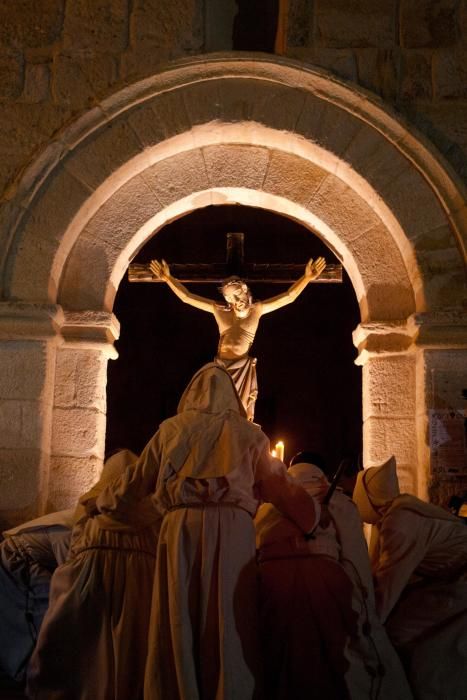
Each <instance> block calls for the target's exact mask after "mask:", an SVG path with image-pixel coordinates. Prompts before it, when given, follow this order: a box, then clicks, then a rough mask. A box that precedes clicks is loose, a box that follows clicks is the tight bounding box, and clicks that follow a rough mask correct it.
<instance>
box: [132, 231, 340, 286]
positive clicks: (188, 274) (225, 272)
mask: <svg viewBox="0 0 467 700" xmlns="http://www.w3.org/2000/svg"><path fill="white" fill-rule="evenodd" d="M169 266H170V272H171V274H172V275H173V276H174V277H176V278H177V279H178V280H180V282H196V283H201V282H215V283H216V284H220V283H221V282H223V280H225V279H226V278H227V277H231V276H232V275H236V276H238V277H241V279H242V280H243V281H244V282H246V283H247V284H248V283H251V282H265V283H268V284H279V283H287V284H291V283H292V282H295V281H296V280H297V279H298V278H299V277H301V275H303V270H304V267H305V264H304V263H303V264H300V265H297V264H285V265H284V264H282V263H245V257H244V234H243V233H228V234H227V256H226V261H225V263H186V264H179V263H170V264H169ZM128 279H129V281H130V282H161V280H159V279H156V278H155V277H153V274H152V272H151V270H150V267H149V263H131V264H130V265H129V268H128ZM323 282H324V283H329V282H331V283H340V282H342V265H326V268H325V270H324V272H322V273H321V275H320V276H319V278H318V279H316V280H312V284H315V283H323Z"/></svg>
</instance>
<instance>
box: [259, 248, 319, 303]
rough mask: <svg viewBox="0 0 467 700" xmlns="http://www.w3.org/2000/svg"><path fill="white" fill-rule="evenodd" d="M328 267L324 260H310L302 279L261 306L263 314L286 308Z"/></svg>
mask: <svg viewBox="0 0 467 700" xmlns="http://www.w3.org/2000/svg"><path fill="white" fill-rule="evenodd" d="M325 267H326V261H325V259H324V258H316V260H315V261H313V258H310V260H309V261H308V263H307V265H306V267H305V273H304V275H303V276H302V277H300V279H298V280H297V281H296V282H294V283H293V285H292V286H291V287H289V288H288V290H287V291H286V292H283V293H282V294H278V295H277V296H276V297H271V299H266V301H263V302H262V304H261V307H262V308H261V312H262V313H263V314H269V313H271V311H276V309H280V308H281V306H286V305H287V304H291V303H292V302H293V301H295V299H296V298H297V297H298V295H299V294H301V293H302V292H303V290H304V289H305V287H306V286H307V284H308V282H311V280H315V279H317V278H318V277H319V276H320V274H321V273H322V272H323V270H324V268H325Z"/></svg>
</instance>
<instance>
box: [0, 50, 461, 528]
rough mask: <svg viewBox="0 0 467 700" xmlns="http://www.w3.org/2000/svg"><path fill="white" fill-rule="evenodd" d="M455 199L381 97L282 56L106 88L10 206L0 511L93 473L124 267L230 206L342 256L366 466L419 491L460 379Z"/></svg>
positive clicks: (68, 497) (71, 487)
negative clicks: (353, 319)
mask: <svg viewBox="0 0 467 700" xmlns="http://www.w3.org/2000/svg"><path fill="white" fill-rule="evenodd" d="M464 202H465V198H464V190H463V186H462V184H461V183H459V182H458V181H457V180H456V178H455V176H454V175H453V173H452V172H451V171H450V170H449V167H448V166H446V165H445V164H444V162H443V159H442V157H441V156H439V154H437V153H436V152H435V150H434V149H433V148H432V147H431V146H430V144H428V143H426V142H425V141H424V139H423V138H422V137H420V136H419V135H417V134H415V133H413V132H412V131H411V130H410V129H409V128H408V127H407V125H406V124H403V123H401V122H400V121H399V120H398V119H397V118H396V117H395V116H394V115H393V114H391V113H389V112H388V111H386V110H385V109H384V108H383V107H382V106H381V104H380V103H379V102H378V100H376V99H373V98H371V96H369V95H368V94H367V93H365V92H363V91H360V90H358V89H357V88H355V87H354V86H349V85H346V84H345V83H344V82H341V81H338V80H336V79H335V78H332V77H330V76H329V75H327V74H326V73H325V72H323V71H321V70H318V69H315V68H311V67H310V68H304V67H303V65H299V64H294V62H291V61H288V60H285V59H278V58H277V57H270V58H265V57H264V56H258V55H254V54H252V55H248V54H242V55H240V54H235V55H226V56H220V55H216V56H214V57H207V56H202V57H199V58H193V59H190V60H189V61H181V62H179V63H174V64H173V65H172V66H171V67H169V69H168V70H166V71H164V72H162V73H160V74H157V75H155V76H153V77H152V78H151V79H147V80H145V81H142V82H141V83H138V84H136V85H132V86H129V87H128V88H125V89H124V90H122V91H120V92H118V93H116V94H115V95H113V96H112V97H110V98H108V99H107V100H105V101H103V102H102V104H100V105H98V106H97V107H95V108H94V109H93V110H91V111H90V112H89V113H87V114H85V115H83V116H82V117H81V118H79V119H78V120H77V121H76V122H75V123H74V124H72V125H70V126H69V127H68V128H67V129H65V130H64V132H63V133H60V134H58V135H57V137H56V139H55V140H54V141H52V142H51V143H50V144H49V146H48V148H47V149H46V150H45V152H44V153H43V154H41V157H40V158H38V159H37V161H35V162H34V163H33V164H31V167H30V168H29V169H28V170H27V171H26V172H25V173H24V176H23V178H22V180H21V182H20V183H19V185H18V188H17V190H16V192H15V193H14V196H12V200H11V202H10V204H9V206H8V209H7V211H6V212H5V216H4V219H3V224H2V225H3V229H2V234H3V235H2V237H1V241H2V249H1V254H2V255H1V258H0V262H1V275H0V280H1V283H2V298H3V300H4V301H3V302H2V307H1V313H2V315H1V330H2V345H1V351H2V360H3V366H4V367H5V372H6V375H7V376H8V378H10V377H13V378H14V381H8V382H7V383H6V384H5V387H4V389H3V396H2V402H3V403H4V404H5V411H4V414H3V415H4V416H7V417H9V416H10V415H12V410H16V411H17V413H20V414H21V416H22V420H21V421H19V420H9V418H8V420H7V419H5V421H4V422H6V423H5V424H6V425H7V430H4V431H3V433H2V434H3V435H4V438H3V444H2V445H0V447H1V448H2V450H3V451H2V452H1V453H0V455H1V459H2V460H3V462H2V468H3V470H4V473H5V475H6V483H8V485H9V488H8V489H6V490H4V492H3V494H2V496H1V499H2V500H1V501H0V509H1V510H2V511H3V512H4V513H7V514H8V515H7V516H6V517H7V518H8V519H10V520H14V519H21V518H23V519H26V518H27V517H29V516H30V515H33V514H34V513H36V512H37V511H38V510H39V511H40V510H44V509H45V508H50V509H57V508H60V507H65V506H66V505H68V504H69V503H72V502H74V500H75V499H76V496H77V494H79V493H80V492H82V491H83V490H84V489H85V488H86V487H87V486H88V485H89V484H90V483H91V482H92V481H93V480H94V479H95V478H96V476H97V474H98V473H99V470H100V468H101V465H102V459H103V456H104V446H105V427H106V400H105V385H106V379H107V363H108V360H109V358H112V357H115V356H116V352H115V348H114V345H113V343H114V341H115V339H116V338H117V337H118V334H119V323H118V319H117V318H116V316H115V314H113V306H114V300H115V295H116V292H117V289H118V288H119V285H120V283H121V280H122V278H123V276H124V274H125V271H126V269H127V267H128V263H129V262H130V261H131V260H132V259H133V258H134V256H135V255H136V254H137V253H138V251H139V250H140V249H141V248H142V247H143V246H144V244H145V243H146V241H147V240H148V239H149V238H150V237H151V236H152V235H153V234H154V232H157V231H160V230H161V229H162V228H163V227H164V226H166V225H168V224H170V223H171V222H172V221H175V220H177V219H179V218H180V217H183V216H185V215H188V214H190V213H191V212H195V211H197V210H201V209H203V208H205V207H207V206H210V205H227V204H231V205H241V206H254V207H258V208H261V209H265V210H268V211H270V212H275V213H276V214H279V215H284V216H287V217H289V218H291V219H294V220H295V221H297V222H300V223H301V224H302V225H303V226H305V227H307V228H308V229H309V230H312V231H314V232H315V233H316V234H317V235H318V236H319V237H320V238H321V239H322V240H323V241H324V242H325V244H326V245H327V246H328V247H329V248H330V249H331V250H332V251H333V252H334V253H335V254H336V256H337V257H338V258H339V260H340V261H341V262H342V264H343V266H344V268H345V270H346V272H347V274H348V276H349V279H350V280H351V283H352V287H353V289H354V291H355V296H356V298H357V301H358V305H359V313H360V323H359V325H358V327H357V328H356V329H355V331H354V334H353V342H354V344H355V347H356V349H357V352H358V358H357V362H358V363H359V365H360V366H362V367H363V370H362V385H363V390H362V396H363V449H364V460H365V464H366V465H367V466H371V464H377V463H378V462H380V461H381V460H382V459H384V458H385V457H387V456H388V454H390V453H394V454H395V455H396V457H397V460H398V468H399V477H400V480H401V485H402V488H403V489H407V490H409V491H411V492H413V493H416V494H418V495H421V496H426V494H427V484H428V481H430V480H431V481H432V482H435V481H436V479H435V478H434V477H435V476H436V475H434V474H433V473H431V471H430V470H431V464H432V459H431V451H430V431H429V421H430V415H431V414H430V410H432V409H433V408H434V407H436V405H437V402H438V399H439V396H438V395H437V393H436V389H435V392H434V393H433V386H435V387H436V386H437V385H436V383H435V384H433V377H437V376H438V374H439V373H440V372H441V373H444V374H443V376H444V375H449V378H450V379H451V378H452V380H453V382H454V383H455V384H456V387H457V384H458V383H459V382H460V381H462V377H463V376H464V374H463V373H465V352H466V349H467V337H466V336H467V333H466V328H467V324H466V322H465V311H464V309H463V307H462V301H461V300H462V295H463V285H464V280H465V267H464V265H465V248H466V246H465V241H466V216H465V214H466V205H465V203H464ZM32 376H33V377H34V381H32V380H31V377H32ZM456 391H457V388H456ZM456 396H457V394H456ZM436 478H437V477H436ZM440 483H441V482H440ZM448 490H449V488H445V487H444V486H442V487H441V486H440V488H439V493H441V495H443V494H444V495H446V493H447V491H448ZM438 495H439V494H438Z"/></svg>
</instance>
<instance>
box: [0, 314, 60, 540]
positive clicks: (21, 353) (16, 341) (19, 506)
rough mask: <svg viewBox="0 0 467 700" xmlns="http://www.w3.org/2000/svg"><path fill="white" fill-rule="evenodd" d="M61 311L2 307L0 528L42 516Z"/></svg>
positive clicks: (0, 359)
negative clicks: (0, 525) (0, 486)
mask: <svg viewBox="0 0 467 700" xmlns="http://www.w3.org/2000/svg"><path fill="white" fill-rule="evenodd" d="M62 323H63V313H62V310H61V308H60V307H59V306H55V305H48V304H33V303H22V302H10V301H5V302H0V482H1V484H2V488H1V489H0V522H1V524H2V526H8V525H11V524H14V523H18V522H21V521H24V520H28V519H29V518H32V517H34V516H35V515H37V514H38V513H40V512H43V509H44V508H45V503H46V500H47V488H48V480H49V457H50V445H51V428H52V407H53V395H54V375H55V356H56V351H57V345H58V343H59V341H60V335H59V334H60V327H61V325H62Z"/></svg>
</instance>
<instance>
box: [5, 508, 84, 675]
mask: <svg viewBox="0 0 467 700" xmlns="http://www.w3.org/2000/svg"><path fill="white" fill-rule="evenodd" d="M72 527H73V510H61V511H58V512H57V513H49V514H48V515H43V516H42V517H40V518H36V519H35V520H29V521H28V522H27V523H23V524H22V525H18V526H17V527H14V528H11V529H10V530H6V531H5V532H4V533H3V536H4V537H5V539H4V541H3V542H2V543H1V544H0V671H1V672H2V673H4V674H6V675H7V676H9V677H10V678H12V679H13V680H15V681H16V682H23V681H24V679H25V674H26V667H27V663H28V661H29V657H30V655H31V653H32V650H33V649H34V645H35V643H36V640H37V635H38V634H39V629H40V627H41V624H42V620H43V618H44V615H45V611H46V610H47V606H48V604H49V588H50V580H51V578H52V574H53V572H54V571H55V569H56V567H57V566H58V565H59V564H62V563H63V562H64V561H65V559H66V556H67V554H68V547H69V545H70V535H71V528H72Z"/></svg>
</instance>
